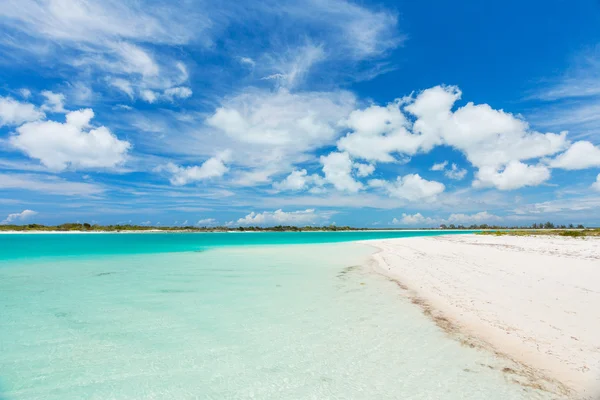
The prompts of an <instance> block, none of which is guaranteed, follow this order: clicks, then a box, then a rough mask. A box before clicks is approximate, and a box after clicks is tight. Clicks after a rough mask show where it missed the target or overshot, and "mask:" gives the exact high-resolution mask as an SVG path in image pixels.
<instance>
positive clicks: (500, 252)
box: [366, 235, 600, 399]
mask: <svg viewBox="0 0 600 400" xmlns="http://www.w3.org/2000/svg"><path fill="white" fill-rule="evenodd" d="M366 243H368V244H370V245H373V246H375V247H377V248H378V249H380V250H381V251H380V252H378V253H377V254H375V255H374V260H375V261H376V263H374V264H375V268H376V269H377V270H378V272H381V273H383V274H385V275H387V276H389V277H390V278H393V279H395V280H397V281H398V282H399V284H400V285H401V286H403V287H404V288H405V289H406V290H407V293H408V295H409V296H411V297H413V299H415V302H416V303H418V304H421V305H422V306H424V307H426V309H427V312H428V313H432V312H433V313H434V314H433V315H432V316H433V317H434V319H435V318H438V320H441V321H449V322H450V323H451V325H452V326H453V327H455V328H457V330H458V331H459V332H460V334H461V335H465V336H466V337H469V338H472V340H473V341H478V344H480V345H481V346H482V347H488V348H489V349H490V350H492V351H495V352H497V353H498V354H500V355H503V356H506V357H508V358H510V359H512V360H515V361H516V362H518V363H522V364H523V365H524V366H526V367H527V366H528V367H531V369H532V370H533V371H535V374H539V376H542V377H546V378H548V380H549V381H555V382H557V383H558V384H559V386H561V387H562V389H561V390H558V391H559V392H561V391H562V393H561V394H562V395H563V396H564V397H568V398H577V399H578V398H582V399H596V398H600V397H597V396H598V395H599V394H600V390H599V389H600V238H585V239H582V238H565V237H558V236H557V237H554V236H550V237H549V236H544V237H539V236H538V237H535V236H530V237H517V236H481V235H460V236H437V237H416V238H402V239H385V240H377V241H368V242H366ZM432 310H433V311H432ZM472 343H475V342H472ZM541 386H546V385H543V384H542V385H541ZM559 389H560V388H559ZM554 390H557V389H556V388H555V389H554ZM563 396H561V397H563Z"/></svg>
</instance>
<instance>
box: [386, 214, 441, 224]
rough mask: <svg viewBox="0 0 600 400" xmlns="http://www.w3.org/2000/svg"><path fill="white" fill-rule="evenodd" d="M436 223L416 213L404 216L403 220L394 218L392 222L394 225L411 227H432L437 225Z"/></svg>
mask: <svg viewBox="0 0 600 400" xmlns="http://www.w3.org/2000/svg"><path fill="white" fill-rule="evenodd" d="M435 223H436V221H435V220H434V219H433V218H430V217H424V216H423V215H422V214H421V213H416V214H412V215H410V214H405V213H403V214H402V218H400V219H398V218H394V219H393V220H392V225H411V226H417V225H431V224H435Z"/></svg>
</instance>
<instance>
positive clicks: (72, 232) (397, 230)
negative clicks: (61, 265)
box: [0, 229, 466, 235]
mask: <svg viewBox="0 0 600 400" xmlns="http://www.w3.org/2000/svg"><path fill="white" fill-rule="evenodd" d="M463 231H464V230H461V229H348V230H339V231H333V230H306V231H250V230H246V231H239V230H237V229H232V230H210V231H208V230H207V231H196V230H188V229H180V230H163V229H144V230H122V231H115V230H110V231H109V230H106V231H103V230H93V231H80V230H73V231H57V230H54V231H43V230H28V231H0V235H3V234H4V235H8V234H10V235H13V234H36V235H37V234H57V233H68V234H87V233H265V232H293V233H306V232H309V233H326V232H336V233H346V232H449V233H452V232H463ZM465 233H466V232H465Z"/></svg>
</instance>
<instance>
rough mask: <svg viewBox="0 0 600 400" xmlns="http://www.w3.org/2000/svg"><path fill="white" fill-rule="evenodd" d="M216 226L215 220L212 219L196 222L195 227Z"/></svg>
mask: <svg viewBox="0 0 600 400" xmlns="http://www.w3.org/2000/svg"><path fill="white" fill-rule="evenodd" d="M216 224H217V220H216V219H214V218H204V219H201V220H199V221H198V222H196V225H199V226H209V225H216Z"/></svg>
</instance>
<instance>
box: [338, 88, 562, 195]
mask: <svg viewBox="0 0 600 400" xmlns="http://www.w3.org/2000/svg"><path fill="white" fill-rule="evenodd" d="M461 96H462V92H461V91H460V90H459V89H458V88H457V87H455V86H436V87H433V88H430V89H427V90H424V91H422V92H420V93H418V94H417V95H416V96H410V97H405V98H401V99H398V100H396V101H394V102H392V103H390V104H388V105H387V106H385V107H382V106H377V105H372V106H370V107H367V108H366V109H363V110H355V111H353V112H352V113H351V114H350V115H349V117H348V118H347V119H346V120H345V122H344V125H345V126H346V127H347V128H349V129H350V132H349V133H348V134H346V135H345V136H343V137H342V138H340V139H339V140H338V142H337V146H338V149H340V150H342V151H345V152H347V153H348V154H350V155H351V156H352V157H356V158H361V159H365V160H368V161H372V162H394V161H397V160H398V158H399V157H401V156H402V155H405V156H412V155H414V154H417V153H427V152H429V151H430V150H431V149H432V148H433V147H435V146H438V145H447V146H451V147H453V148H455V149H457V150H459V151H461V152H462V153H463V154H464V155H465V156H466V158H467V159H468V160H469V162H470V163H471V164H472V165H473V166H475V167H477V168H480V169H484V170H485V171H490V170H493V171H498V170H501V169H503V168H505V167H506V166H507V165H509V164H511V163H513V164H514V162H521V161H524V160H531V159H538V158H541V157H547V156H551V155H554V154H556V153H559V152H561V151H563V150H565V149H566V148H567V147H568V146H569V142H568V141H567V133H566V132H561V133H558V134H555V133H540V132H537V131H534V130H532V129H531V128H530V127H529V124H528V123H527V122H526V121H524V120H523V119H521V118H520V117H517V116H515V115H513V114H510V113H507V112H505V111H503V110H495V109H493V108H492V107H490V106H489V105H488V104H478V105H476V104H474V103H467V104H466V105H465V106H462V107H460V108H458V109H456V110H454V105H455V103H456V101H458V100H459V99H460V98H461ZM446 166H447V163H439V164H436V165H434V167H432V169H433V170H445V168H446ZM485 171H484V173H483V175H488V174H489V173H486V172H485ZM509 171H510V169H509ZM530 172H531V171H530ZM465 175H466V171H465V170H464V169H461V168H459V167H458V166H456V167H454V166H452V167H451V168H450V169H449V170H446V176H448V177H449V178H451V179H457V180H458V179H462V178H464V176H465ZM505 179H508V175H506V178H505ZM495 181H496V180H493V182H495ZM534 182H535V179H532V180H529V181H528V184H533V183H534ZM503 186H504V187H505V188H506V187H508V186H515V188H516V187H521V186H522V185H521V186H519V185H508V184H503Z"/></svg>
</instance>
